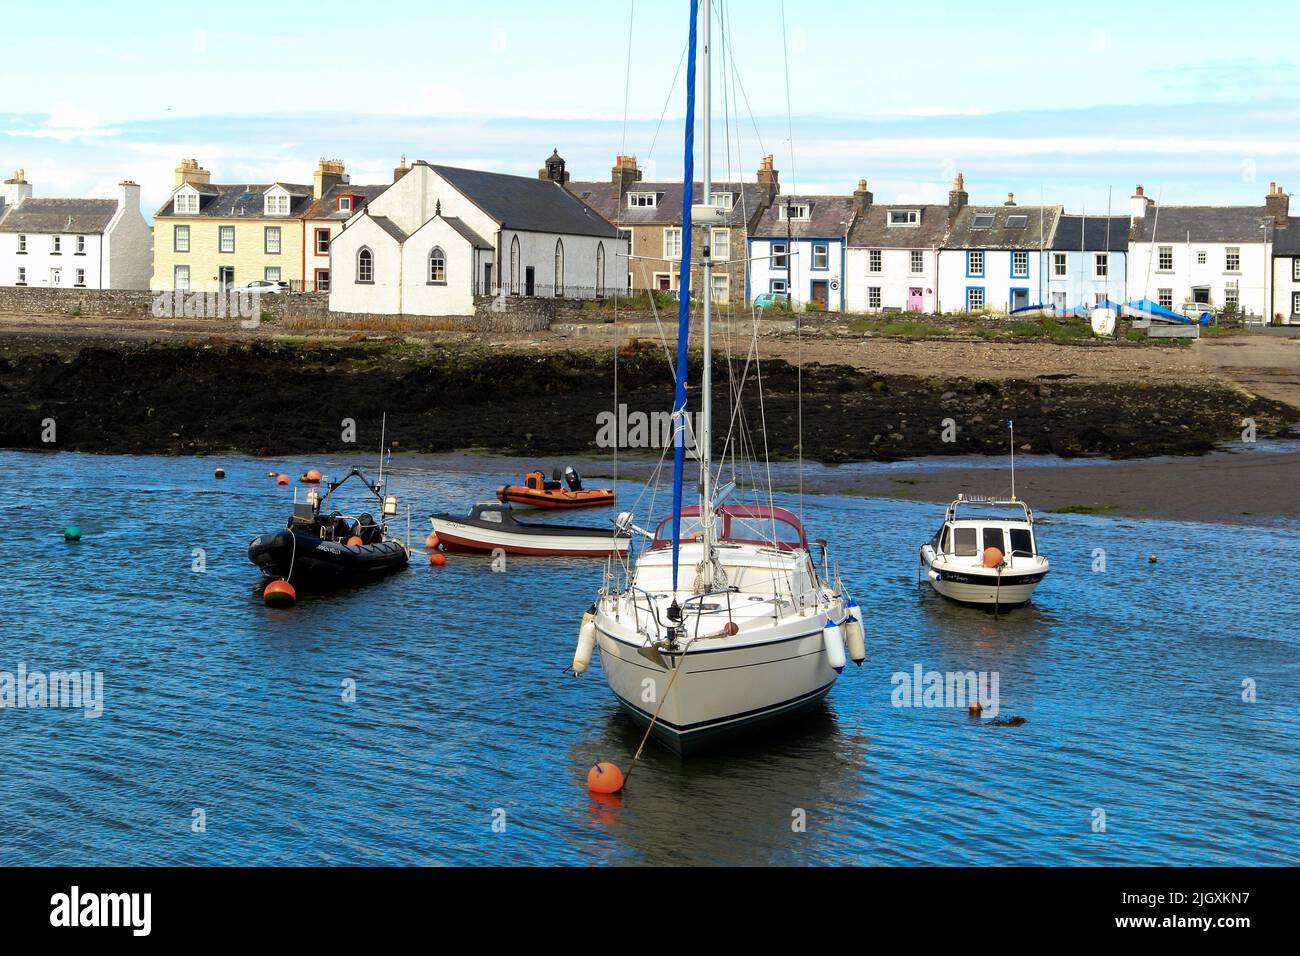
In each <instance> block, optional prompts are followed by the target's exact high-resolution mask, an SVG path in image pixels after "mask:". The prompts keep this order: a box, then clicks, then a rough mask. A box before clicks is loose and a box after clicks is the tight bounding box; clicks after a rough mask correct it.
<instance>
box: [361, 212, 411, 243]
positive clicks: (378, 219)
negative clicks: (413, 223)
mask: <svg viewBox="0 0 1300 956" xmlns="http://www.w3.org/2000/svg"><path fill="white" fill-rule="evenodd" d="M367 215H369V214H368V213H367ZM370 218H371V219H373V220H374V222H375V225H376V226H378V227H379V228H380V229H382V230H384V232H386V233H388V234H389V235H390V236H392V237H393V238H394V239H396V240H397V241H398V242H405V241H406V233H404V232H403V231H402V230H401V227H399V226H398V225H397V223H395V222H393V220H391V219H389V218H388V217H387V216H370Z"/></svg>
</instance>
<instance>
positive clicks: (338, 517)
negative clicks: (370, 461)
mask: <svg viewBox="0 0 1300 956" xmlns="http://www.w3.org/2000/svg"><path fill="white" fill-rule="evenodd" d="M350 478H357V479H358V480H359V481H360V483H361V484H362V485H364V486H365V488H366V489H367V490H368V491H369V492H370V494H372V495H374V497H375V498H376V499H377V500H378V503H379V512H380V520H379V521H376V520H375V518H374V516H373V515H371V514H370V513H369V512H363V513H361V514H358V515H347V514H343V513H342V512H339V511H334V510H330V511H326V507H327V503H328V502H329V500H330V497H331V496H332V495H333V494H334V492H335V491H337V490H338V489H339V488H340V487H341V486H342V485H343V484H344V483H345V482H346V481H348V480H349V479H350ZM383 488H384V485H383V479H380V480H378V481H371V480H370V479H368V478H367V477H366V476H365V474H363V473H362V471H361V469H359V468H353V469H352V470H350V471H349V472H348V473H347V474H346V475H344V476H343V477H342V478H341V479H339V480H338V481H328V482H326V491H325V494H324V495H319V494H318V493H317V491H316V489H314V488H311V489H308V491H307V500H306V501H302V502H300V501H297V500H296V499H297V490H296V489H295V491H294V498H295V500H294V505H293V514H292V515H291V516H290V517H289V523H288V526H287V527H286V528H285V529H284V530H282V531H276V532H272V533H269V534H263V535H258V536H257V537H256V538H254V539H253V540H252V542H251V543H250V544H249V546H248V560H249V561H251V562H253V564H255V565H257V566H258V568H260V569H261V571H262V575H263V576H264V577H266V578H268V579H271V580H284V581H288V582H289V583H290V584H293V585H295V586H304V585H305V586H318V587H328V586H333V585H339V584H351V583H356V582H359V581H364V580H368V579H370V578H376V577H380V576H382V575H385V574H388V573H390V572H392V571H396V570H399V569H400V568H404V567H406V565H407V562H408V561H409V560H410V550H409V548H408V546H407V543H406V542H404V541H402V540H400V539H398V538H395V537H393V536H392V535H391V534H390V533H389V527H388V520H389V519H390V518H393V517H395V516H396V514H397V498H396V497H394V496H393V495H385V494H384V493H383ZM408 525H409V516H408ZM407 538H408V539H409V538H410V534H409V531H408V534H407Z"/></svg>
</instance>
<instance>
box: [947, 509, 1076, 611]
mask: <svg viewBox="0 0 1300 956" xmlns="http://www.w3.org/2000/svg"><path fill="white" fill-rule="evenodd" d="M968 507H969V508H970V509H973V508H979V509H981V510H988V511H989V514H987V515H984V514H979V515H969V514H967V515H962V514H959V513H958V509H959V508H968ZM1008 512H1010V513H1009V514H1008ZM921 568H922V570H923V571H924V572H925V576H926V578H927V579H928V580H929V582H930V586H931V587H933V588H934V589H935V590H936V591H937V592H939V593H940V594H942V595H943V596H944V597H946V598H951V599H952V600H954V601H960V602H962V603H964V604H982V605H992V606H994V607H1009V606H1013V605H1017V604H1024V603H1025V602H1027V601H1028V600H1029V598H1030V596H1031V595H1032V594H1033V593H1034V589H1035V588H1036V587H1038V585H1039V584H1040V583H1041V582H1042V580H1043V578H1045V577H1047V574H1048V571H1050V570H1051V568H1050V566H1049V564H1048V561H1047V558H1046V557H1044V556H1043V555H1041V554H1039V553H1038V541H1037V536H1036V535H1035V533H1034V513H1033V511H1031V510H1030V508H1029V505H1027V504H1025V502H1023V501H1021V500H1020V499H1018V498H1016V497H1015V495H1012V496H1011V497H1009V498H984V497H969V498H968V497H965V496H963V495H959V496H958V497H957V500H956V501H954V502H953V503H952V504H950V505H949V506H948V510H947V512H946V513H945V514H944V518H943V526H942V527H941V528H940V529H939V530H938V532H936V533H935V536H934V537H933V538H932V539H931V540H930V541H927V542H926V543H925V544H923V545H921Z"/></svg>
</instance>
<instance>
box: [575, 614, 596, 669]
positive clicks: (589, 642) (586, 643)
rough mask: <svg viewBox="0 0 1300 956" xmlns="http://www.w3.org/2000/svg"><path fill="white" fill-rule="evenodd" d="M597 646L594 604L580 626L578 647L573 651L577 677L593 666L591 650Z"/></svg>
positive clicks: (583, 617) (583, 616)
mask: <svg viewBox="0 0 1300 956" xmlns="http://www.w3.org/2000/svg"><path fill="white" fill-rule="evenodd" d="M595 647H596V606H595V605H594V604H593V605H592V606H591V608H590V609H589V610H588V611H587V613H586V614H584V615H582V623H581V624H580V625H579V626H578V647H577V649H576V650H575V651H574V652H573V676H574V677H577V676H578V675H579V674H582V673H583V672H585V671H586V670H587V668H588V667H590V666H591V652H592V651H593V650H594V649H595Z"/></svg>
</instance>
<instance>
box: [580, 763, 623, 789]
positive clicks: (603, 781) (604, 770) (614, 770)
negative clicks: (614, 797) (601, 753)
mask: <svg viewBox="0 0 1300 956" xmlns="http://www.w3.org/2000/svg"><path fill="white" fill-rule="evenodd" d="M587 789H588V790H590V791H591V792H592V793H618V792H619V791H620V790H622V789H623V771H622V770H619V769H618V767H617V766H615V765H614V764H612V763H610V762H609V761H607V760H602V761H601V762H600V763H598V764H596V765H595V766H594V767H592V768H591V769H590V770H588V771H587Z"/></svg>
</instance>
